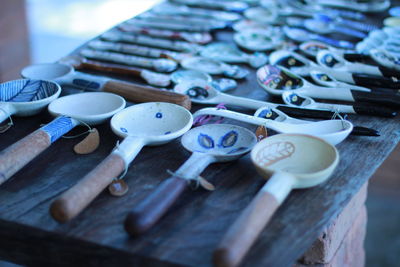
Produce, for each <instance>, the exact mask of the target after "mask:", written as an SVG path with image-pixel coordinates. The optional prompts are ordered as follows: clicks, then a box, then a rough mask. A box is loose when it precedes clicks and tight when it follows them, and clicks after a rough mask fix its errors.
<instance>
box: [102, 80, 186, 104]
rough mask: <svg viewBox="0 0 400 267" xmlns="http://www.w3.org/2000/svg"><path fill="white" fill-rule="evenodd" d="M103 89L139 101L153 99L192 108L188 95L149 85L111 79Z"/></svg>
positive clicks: (151, 100) (150, 100)
mask: <svg viewBox="0 0 400 267" xmlns="http://www.w3.org/2000/svg"><path fill="white" fill-rule="evenodd" d="M103 91H105V92H110V93H114V94H117V95H120V96H123V97H125V98H126V99H127V100H130V101H133V102H138V103H142V102H153V101H154V102H169V103H173V104H177V105H180V106H183V107H184V108H186V109H188V110H190V108H191V101H190V98H189V97H188V96H187V95H184V94H179V93H175V92H170V91H164V90H160V89H157V88H152V87H148V86H142V85H136V84H132V83H126V82H117V81H109V82H107V83H106V84H105V85H104V87H103Z"/></svg>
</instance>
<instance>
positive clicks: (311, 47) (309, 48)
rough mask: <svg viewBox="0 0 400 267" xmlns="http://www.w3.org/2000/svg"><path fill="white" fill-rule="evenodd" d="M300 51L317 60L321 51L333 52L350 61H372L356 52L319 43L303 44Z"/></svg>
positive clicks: (308, 42)
mask: <svg viewBox="0 0 400 267" xmlns="http://www.w3.org/2000/svg"><path fill="white" fill-rule="evenodd" d="M299 50H300V51H301V52H302V53H303V54H305V55H307V56H309V57H311V58H316V57H317V54H318V52H319V51H321V50H332V51H334V52H335V53H337V54H339V55H341V56H342V57H343V58H345V59H346V60H349V61H363V60H368V59H370V58H369V56H368V55H365V54H362V53H358V52H356V51H355V50H345V49H340V48H336V47H333V46H330V45H328V44H325V43H322V42H318V41H307V42H303V43H301V44H300V45H299Z"/></svg>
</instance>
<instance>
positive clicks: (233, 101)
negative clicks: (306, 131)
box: [174, 80, 334, 119]
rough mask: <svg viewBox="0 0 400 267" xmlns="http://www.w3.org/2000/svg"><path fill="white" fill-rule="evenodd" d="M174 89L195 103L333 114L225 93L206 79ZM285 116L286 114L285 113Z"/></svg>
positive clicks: (297, 113) (306, 114)
mask: <svg viewBox="0 0 400 267" xmlns="http://www.w3.org/2000/svg"><path fill="white" fill-rule="evenodd" d="M174 91H176V92H178V93H182V94H186V95H188V96H189V97H190V99H191V100H192V102H194V103H197V104H203V105H204V104H206V105H210V104H220V103H224V104H225V105H228V106H236V107H243V108H249V109H258V108H261V107H270V108H276V109H278V110H280V111H281V112H285V113H287V114H290V115H292V116H295V117H310V118H324V119H330V118H332V116H333V115H334V113H333V112H326V111H322V110H319V111H316V110H312V109H304V108H293V107H288V106H286V105H279V104H275V103H271V102H266V101H259V100H255V99H250V98H246V97H239V96H233V95H230V94H226V93H221V92H220V90H216V89H215V87H214V86H213V85H212V84H210V83H207V82H206V81H201V80H197V81H184V82H182V83H179V84H177V85H176V86H175V88H174ZM285 116H286V114H285Z"/></svg>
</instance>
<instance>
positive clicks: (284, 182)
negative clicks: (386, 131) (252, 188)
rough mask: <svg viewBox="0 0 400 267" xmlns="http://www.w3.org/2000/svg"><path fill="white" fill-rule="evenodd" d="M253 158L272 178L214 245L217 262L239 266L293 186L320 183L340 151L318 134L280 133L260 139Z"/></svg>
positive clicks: (267, 176)
mask: <svg viewBox="0 0 400 267" xmlns="http://www.w3.org/2000/svg"><path fill="white" fill-rule="evenodd" d="M251 159H252V161H253V164H254V165H255V167H256V169H257V171H258V173H259V174H260V175H261V176H263V177H264V178H269V177H270V178H269V179H268V181H267V183H266V184H265V185H264V186H263V187H262V188H261V190H260V191H259V192H258V193H257V195H256V196H255V197H254V198H253V200H252V201H251V202H250V204H249V205H248V206H247V207H246V208H245V209H244V210H243V211H242V212H241V214H240V216H239V217H238V218H237V219H236V220H235V222H234V223H233V225H231V226H230V227H229V229H228V231H227V232H226V234H225V235H224V237H223V238H222V240H221V242H220V243H219V245H218V246H217V248H216V249H215V251H214V255H213V256H214V257H213V259H214V264H215V266H224V267H226V266H237V265H238V264H239V263H240V262H241V261H242V259H243V258H244V256H245V255H246V254H247V252H248V251H249V250H250V248H251V246H252V245H253V244H254V242H255V241H256V240H257V238H258V236H259V235H260V233H261V231H262V230H263V229H264V228H265V226H266V225H267V224H268V222H269V221H270V220H271V217H272V216H273V214H274V213H275V211H276V210H277V209H278V208H279V206H280V205H282V203H283V202H284V200H285V199H286V198H287V197H288V195H289V194H290V192H291V191H292V190H293V189H305V188H309V187H313V186H317V185H319V184H321V183H323V182H325V181H326V180H327V179H328V178H329V177H330V176H331V175H332V173H333V172H334V170H335V168H336V166H337V165H338V163H339V152H338V151H337V150H336V148H335V147H334V146H332V145H330V144H329V143H327V142H325V141H323V140H321V139H319V138H315V137H312V136H308V135H292V134H279V135H275V136H272V137H269V138H266V139H264V140H262V141H261V142H259V143H258V144H257V145H256V146H255V147H254V148H253V150H252V151H251Z"/></svg>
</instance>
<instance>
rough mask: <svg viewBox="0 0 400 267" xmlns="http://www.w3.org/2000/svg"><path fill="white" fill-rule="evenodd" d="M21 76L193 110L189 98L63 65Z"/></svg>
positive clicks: (50, 65)
mask: <svg viewBox="0 0 400 267" xmlns="http://www.w3.org/2000/svg"><path fill="white" fill-rule="evenodd" d="M21 75H22V77H24V78H30V79H46V80H52V81H55V82H57V83H59V84H60V85H61V86H65V85H67V86H68V85H70V86H73V87H75V88H79V89H82V90H91V91H104V92H110V93H115V94H118V95H121V96H123V97H124V98H126V99H127V100H130V101H133V102H149V101H162V102H170V103H175V104H178V105H181V106H183V107H185V108H187V109H190V107H191V102H190V99H189V98H188V97H187V96H185V95H182V94H177V93H175V92H170V91H164V90H160V89H156V88H151V87H147V86H141V85H136V84H133V83H127V82H122V81H118V80H115V79H110V78H107V77H101V76H97V75H90V74H86V73H82V72H79V71H75V70H74V68H73V67H72V66H69V65H66V64H61V63H47V64H37V65H31V66H28V67H25V68H23V69H22V71H21Z"/></svg>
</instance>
